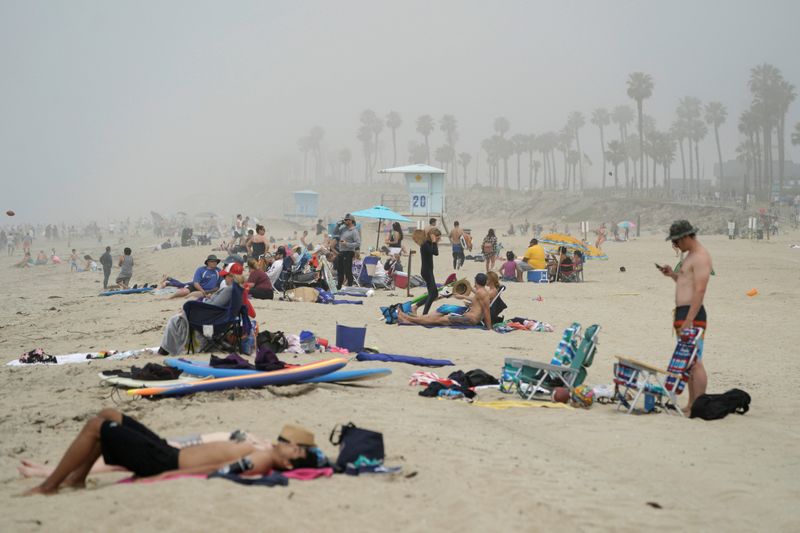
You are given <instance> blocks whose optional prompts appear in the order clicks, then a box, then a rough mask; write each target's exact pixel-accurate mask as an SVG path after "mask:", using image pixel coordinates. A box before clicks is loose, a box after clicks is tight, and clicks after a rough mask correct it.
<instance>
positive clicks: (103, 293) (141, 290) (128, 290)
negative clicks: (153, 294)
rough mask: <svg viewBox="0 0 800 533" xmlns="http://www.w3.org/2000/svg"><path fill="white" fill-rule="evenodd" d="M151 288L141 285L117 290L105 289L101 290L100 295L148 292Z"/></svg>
mask: <svg viewBox="0 0 800 533" xmlns="http://www.w3.org/2000/svg"><path fill="white" fill-rule="evenodd" d="M152 290H153V289H151V288H150V287H141V288H139V289H121V290H118V291H105V292H101V293H100V296H116V295H117V294H138V293H140V292H150V291H152Z"/></svg>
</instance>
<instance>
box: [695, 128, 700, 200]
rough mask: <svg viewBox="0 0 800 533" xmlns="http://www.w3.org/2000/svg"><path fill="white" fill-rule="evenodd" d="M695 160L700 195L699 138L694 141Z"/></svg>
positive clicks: (698, 193)
mask: <svg viewBox="0 0 800 533" xmlns="http://www.w3.org/2000/svg"><path fill="white" fill-rule="evenodd" d="M694 162H695V169H696V170H697V187H696V189H697V197H698V198H699V197H700V142H698V140H697V139H695V141H694Z"/></svg>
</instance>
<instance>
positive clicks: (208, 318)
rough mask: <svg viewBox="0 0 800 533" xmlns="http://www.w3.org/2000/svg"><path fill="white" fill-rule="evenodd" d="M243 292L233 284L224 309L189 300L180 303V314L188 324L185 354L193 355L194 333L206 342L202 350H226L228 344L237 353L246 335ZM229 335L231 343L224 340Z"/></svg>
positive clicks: (248, 329)
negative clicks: (227, 303) (187, 346)
mask: <svg viewBox="0 0 800 533" xmlns="http://www.w3.org/2000/svg"><path fill="white" fill-rule="evenodd" d="M243 292H244V291H243V290H242V287H241V286H239V284H238V283H234V284H233V294H231V301H230V304H229V305H228V307H218V306H216V305H211V304H209V303H205V302H198V301H190V302H186V303H185V304H183V312H184V314H186V319H187V321H188V322H189V351H190V352H192V353H193V352H194V347H195V333H196V332H200V335H202V336H204V337H205V338H206V339H208V342H206V349H212V348H213V347H214V346H220V347H221V348H224V349H229V348H230V346H229V345H231V344H233V346H232V347H233V348H234V349H235V350H236V351H237V352H238V351H241V348H242V346H241V344H242V337H243V334H249V333H250V318H249V317H248V316H247V306H246V305H244V303H243ZM229 335H232V337H233V339H235V342H234V343H231V342H229V341H228V340H227V339H228V337H229Z"/></svg>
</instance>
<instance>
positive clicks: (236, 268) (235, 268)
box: [228, 263, 244, 275]
mask: <svg viewBox="0 0 800 533" xmlns="http://www.w3.org/2000/svg"><path fill="white" fill-rule="evenodd" d="M228 271H230V273H231V274H237V275H238V274H242V273H243V272H244V268H242V265H240V264H239V263H234V264H232V265H231V266H230V267H229V268H228Z"/></svg>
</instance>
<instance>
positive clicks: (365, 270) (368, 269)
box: [356, 255, 381, 287]
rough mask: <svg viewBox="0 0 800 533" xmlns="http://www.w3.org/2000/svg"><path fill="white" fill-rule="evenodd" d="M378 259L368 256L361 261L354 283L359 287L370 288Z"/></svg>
mask: <svg viewBox="0 0 800 533" xmlns="http://www.w3.org/2000/svg"><path fill="white" fill-rule="evenodd" d="M380 260H381V259H380V257H375V256H374V255H368V256H366V257H365V258H364V259H363V260H362V261H361V270H359V271H358V277H357V278H356V283H358V286H359V287H372V286H373V283H372V277H373V276H374V275H375V267H376V266H377V265H378V262H379V261H380Z"/></svg>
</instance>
